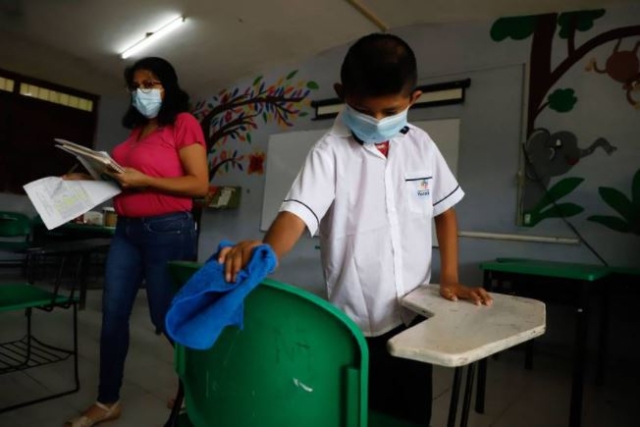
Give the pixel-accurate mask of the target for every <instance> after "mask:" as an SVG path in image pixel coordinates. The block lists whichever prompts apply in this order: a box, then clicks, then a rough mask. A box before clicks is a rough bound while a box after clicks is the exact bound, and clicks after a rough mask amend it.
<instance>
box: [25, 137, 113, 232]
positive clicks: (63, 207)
mask: <svg viewBox="0 0 640 427" xmlns="http://www.w3.org/2000/svg"><path fill="white" fill-rule="evenodd" d="M56 142H57V143H58V145H56V147H58V148H60V149H61V150H64V151H66V152H68V153H70V154H73V155H74V156H75V157H76V158H77V159H78V161H79V162H80V163H81V164H82V165H83V166H84V167H85V168H86V169H87V171H88V172H89V174H91V176H92V177H93V179H94V181H65V180H64V179H62V178H60V177H57V176H49V177H46V178H42V179H39V180H37V181H33V182H30V183H29V184H27V185H25V186H24V190H25V192H26V193H27V196H29V200H31V203H33V206H34V207H35V208H36V211H38V214H39V215H40V217H41V218H42V222H43V223H44V225H45V226H46V227H47V229H48V230H51V229H54V228H56V227H59V226H61V225H62V224H64V223H66V222H69V221H71V220H73V219H75V218H77V217H79V216H80V215H82V214H84V213H86V212H89V211H90V210H91V209H93V208H94V207H96V206H98V205H99V204H101V203H104V202H105V201H107V200H109V199H111V198H113V197H114V196H116V195H118V194H120V192H121V189H120V186H119V185H118V184H117V183H116V182H114V181H113V180H112V179H111V178H110V177H109V176H108V174H106V172H111V173H114V172H116V173H120V172H124V170H123V169H122V167H121V166H120V165H119V164H118V163H116V161H115V160H113V159H112V158H111V156H109V154H107V153H106V152H104V151H95V150H92V149H90V148H87V147H84V146H82V145H78V144H74V143H73V142H70V141H66V140H64V139H56Z"/></svg>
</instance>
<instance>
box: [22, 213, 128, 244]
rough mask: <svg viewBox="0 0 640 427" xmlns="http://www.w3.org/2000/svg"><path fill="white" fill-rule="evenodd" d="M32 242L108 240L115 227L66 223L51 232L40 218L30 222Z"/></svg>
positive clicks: (37, 217)
mask: <svg viewBox="0 0 640 427" xmlns="http://www.w3.org/2000/svg"><path fill="white" fill-rule="evenodd" d="M32 225H33V240H34V242H51V241H72V240H86V239H96V238H110V237H113V235H114V234H115V231H116V229H115V227H105V226H104V225H94V224H78V223H75V222H67V223H65V224H63V225H61V226H60V227H57V228H54V229H53V230H47V227H45V225H44V223H43V222H42V219H41V218H40V216H36V217H35V218H33V220H32Z"/></svg>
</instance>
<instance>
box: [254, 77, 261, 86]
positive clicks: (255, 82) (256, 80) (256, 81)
mask: <svg viewBox="0 0 640 427" xmlns="http://www.w3.org/2000/svg"><path fill="white" fill-rule="evenodd" d="M260 80H262V76H258V77H256V79H255V80H254V81H253V85H252V86H256V85H257V84H258V83H259V82H260Z"/></svg>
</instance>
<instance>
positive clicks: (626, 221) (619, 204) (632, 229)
mask: <svg viewBox="0 0 640 427" xmlns="http://www.w3.org/2000/svg"><path fill="white" fill-rule="evenodd" d="M598 193H600V197H601V198H602V200H603V201H604V202H605V203H606V204H607V205H609V207H610V208H611V209H613V210H615V211H616V212H617V213H618V214H619V215H620V216H611V215H592V216H590V217H589V218H587V219H588V220H589V221H593V222H596V223H598V224H602V225H604V226H605V227H608V228H610V229H611V230H615V231H619V232H621V233H633V234H635V235H637V236H640V169H638V171H637V172H636V173H635V175H634V176H633V179H632V181H631V198H628V197H627V196H625V195H624V193H623V192H622V191H619V190H616V189H615V188H610V187H600V188H599V189H598Z"/></svg>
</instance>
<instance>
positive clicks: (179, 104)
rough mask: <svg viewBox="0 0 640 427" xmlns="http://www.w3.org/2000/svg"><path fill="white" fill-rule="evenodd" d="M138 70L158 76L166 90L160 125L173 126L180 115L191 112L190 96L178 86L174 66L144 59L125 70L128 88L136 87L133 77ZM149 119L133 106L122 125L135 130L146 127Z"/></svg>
mask: <svg viewBox="0 0 640 427" xmlns="http://www.w3.org/2000/svg"><path fill="white" fill-rule="evenodd" d="M138 70H148V71H151V72H152V73H153V74H155V75H156V77H157V78H158V80H160V82H161V83H162V87H163V88H164V99H163V100H162V106H161V107H160V111H159V112H158V117H157V119H158V124H159V125H160V126H166V125H172V124H173V123H175V121H176V116H177V115H178V114H179V113H182V112H185V111H189V95H188V94H187V93H186V92H185V91H184V90H182V89H180V86H179V85H178V75H177V74H176V70H175V69H174V68H173V66H172V65H171V64H170V63H169V62H168V61H166V60H164V59H162V58H154V57H151V58H143V59H141V60H139V61H137V62H136V63H135V64H133V65H132V66H130V67H127V68H126V69H125V70H124V80H125V82H126V84H127V88H129V89H132V88H133V87H134V81H133V75H134V74H135V72H136V71H138ZM148 121H149V119H147V118H146V117H145V116H143V115H142V114H140V112H139V111H138V110H137V109H136V108H135V107H134V106H133V105H129V109H128V110H127V112H126V113H125V115H124V117H123V118H122V125H123V126H124V127H126V128H128V129H134V128H136V127H138V126H143V125H145V124H146V123H147V122H148Z"/></svg>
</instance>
